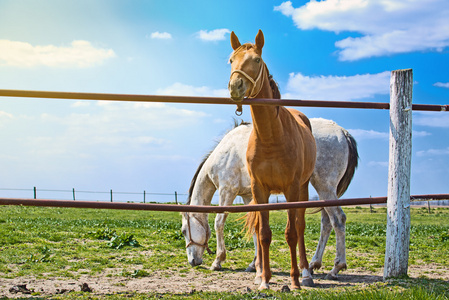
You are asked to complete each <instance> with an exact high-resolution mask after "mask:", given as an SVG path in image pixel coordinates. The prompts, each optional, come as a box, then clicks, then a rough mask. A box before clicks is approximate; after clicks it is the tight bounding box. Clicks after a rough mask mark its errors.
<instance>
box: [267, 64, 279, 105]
mask: <svg viewBox="0 0 449 300" xmlns="http://www.w3.org/2000/svg"><path fill="white" fill-rule="evenodd" d="M267 70H268V68H267ZM268 74H269V75H268V81H269V82H270V87H271V90H272V91H273V99H281V91H280V90H279V85H278V83H277V82H276V81H275V80H274V79H273V75H271V74H270V72H268Z"/></svg>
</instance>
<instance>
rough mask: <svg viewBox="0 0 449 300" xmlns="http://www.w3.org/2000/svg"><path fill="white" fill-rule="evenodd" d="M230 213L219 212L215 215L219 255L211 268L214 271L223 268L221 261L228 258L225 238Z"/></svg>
mask: <svg viewBox="0 0 449 300" xmlns="http://www.w3.org/2000/svg"><path fill="white" fill-rule="evenodd" d="M227 216H228V214H227V213H224V214H217V216H216V217H215V234H216V235H217V256H216V257H215V260H214V262H213V263H212V265H211V267H210V269H211V270H212V271H219V270H221V263H222V262H224V261H225V260H226V246H225V240H224V224H225V221H226V218H227Z"/></svg>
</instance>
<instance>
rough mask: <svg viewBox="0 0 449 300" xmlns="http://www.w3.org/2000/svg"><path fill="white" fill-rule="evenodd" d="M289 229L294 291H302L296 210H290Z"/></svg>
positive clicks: (286, 229)
mask: <svg viewBox="0 0 449 300" xmlns="http://www.w3.org/2000/svg"><path fill="white" fill-rule="evenodd" d="M287 214H288V219H287V227H286V228H285V239H286V241H287V244H288V247H289V249H290V261H291V270H290V277H291V280H292V289H300V288H301V286H300V284H299V269H298V260H297V257H296V244H297V243H298V233H297V232H296V209H289V210H288V213H287Z"/></svg>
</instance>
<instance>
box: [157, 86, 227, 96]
mask: <svg viewBox="0 0 449 300" xmlns="http://www.w3.org/2000/svg"><path fill="white" fill-rule="evenodd" d="M156 94H157V95H173V96H197V97H229V91H228V90H227V89H218V90H216V89H212V88H209V87H207V86H201V87H195V86H191V85H186V84H182V83H179V82H176V83H174V84H172V85H171V86H168V87H166V88H163V89H158V90H157V91H156Z"/></svg>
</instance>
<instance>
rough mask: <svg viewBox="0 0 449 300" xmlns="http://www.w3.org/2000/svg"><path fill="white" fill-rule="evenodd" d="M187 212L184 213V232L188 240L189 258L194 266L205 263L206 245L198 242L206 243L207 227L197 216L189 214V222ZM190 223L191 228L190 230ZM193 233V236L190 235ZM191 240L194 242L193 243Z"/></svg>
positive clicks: (187, 250)
mask: <svg viewBox="0 0 449 300" xmlns="http://www.w3.org/2000/svg"><path fill="white" fill-rule="evenodd" d="M186 215H187V213H186V214H182V228H181V230H182V234H183V235H184V238H185V241H186V252H187V260H188V261H189V263H190V265H191V266H192V267H195V266H199V265H201V264H202V263H203V259H202V257H203V253H204V249H205V247H202V246H199V245H197V244H201V245H204V244H206V242H207V241H206V237H207V233H206V229H205V228H204V227H203V225H201V223H200V222H199V221H198V220H197V218H193V217H191V216H189V217H188V218H189V222H187V218H186ZM189 224H190V230H189ZM190 234H191V236H190ZM191 242H194V244H192V243H191Z"/></svg>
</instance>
